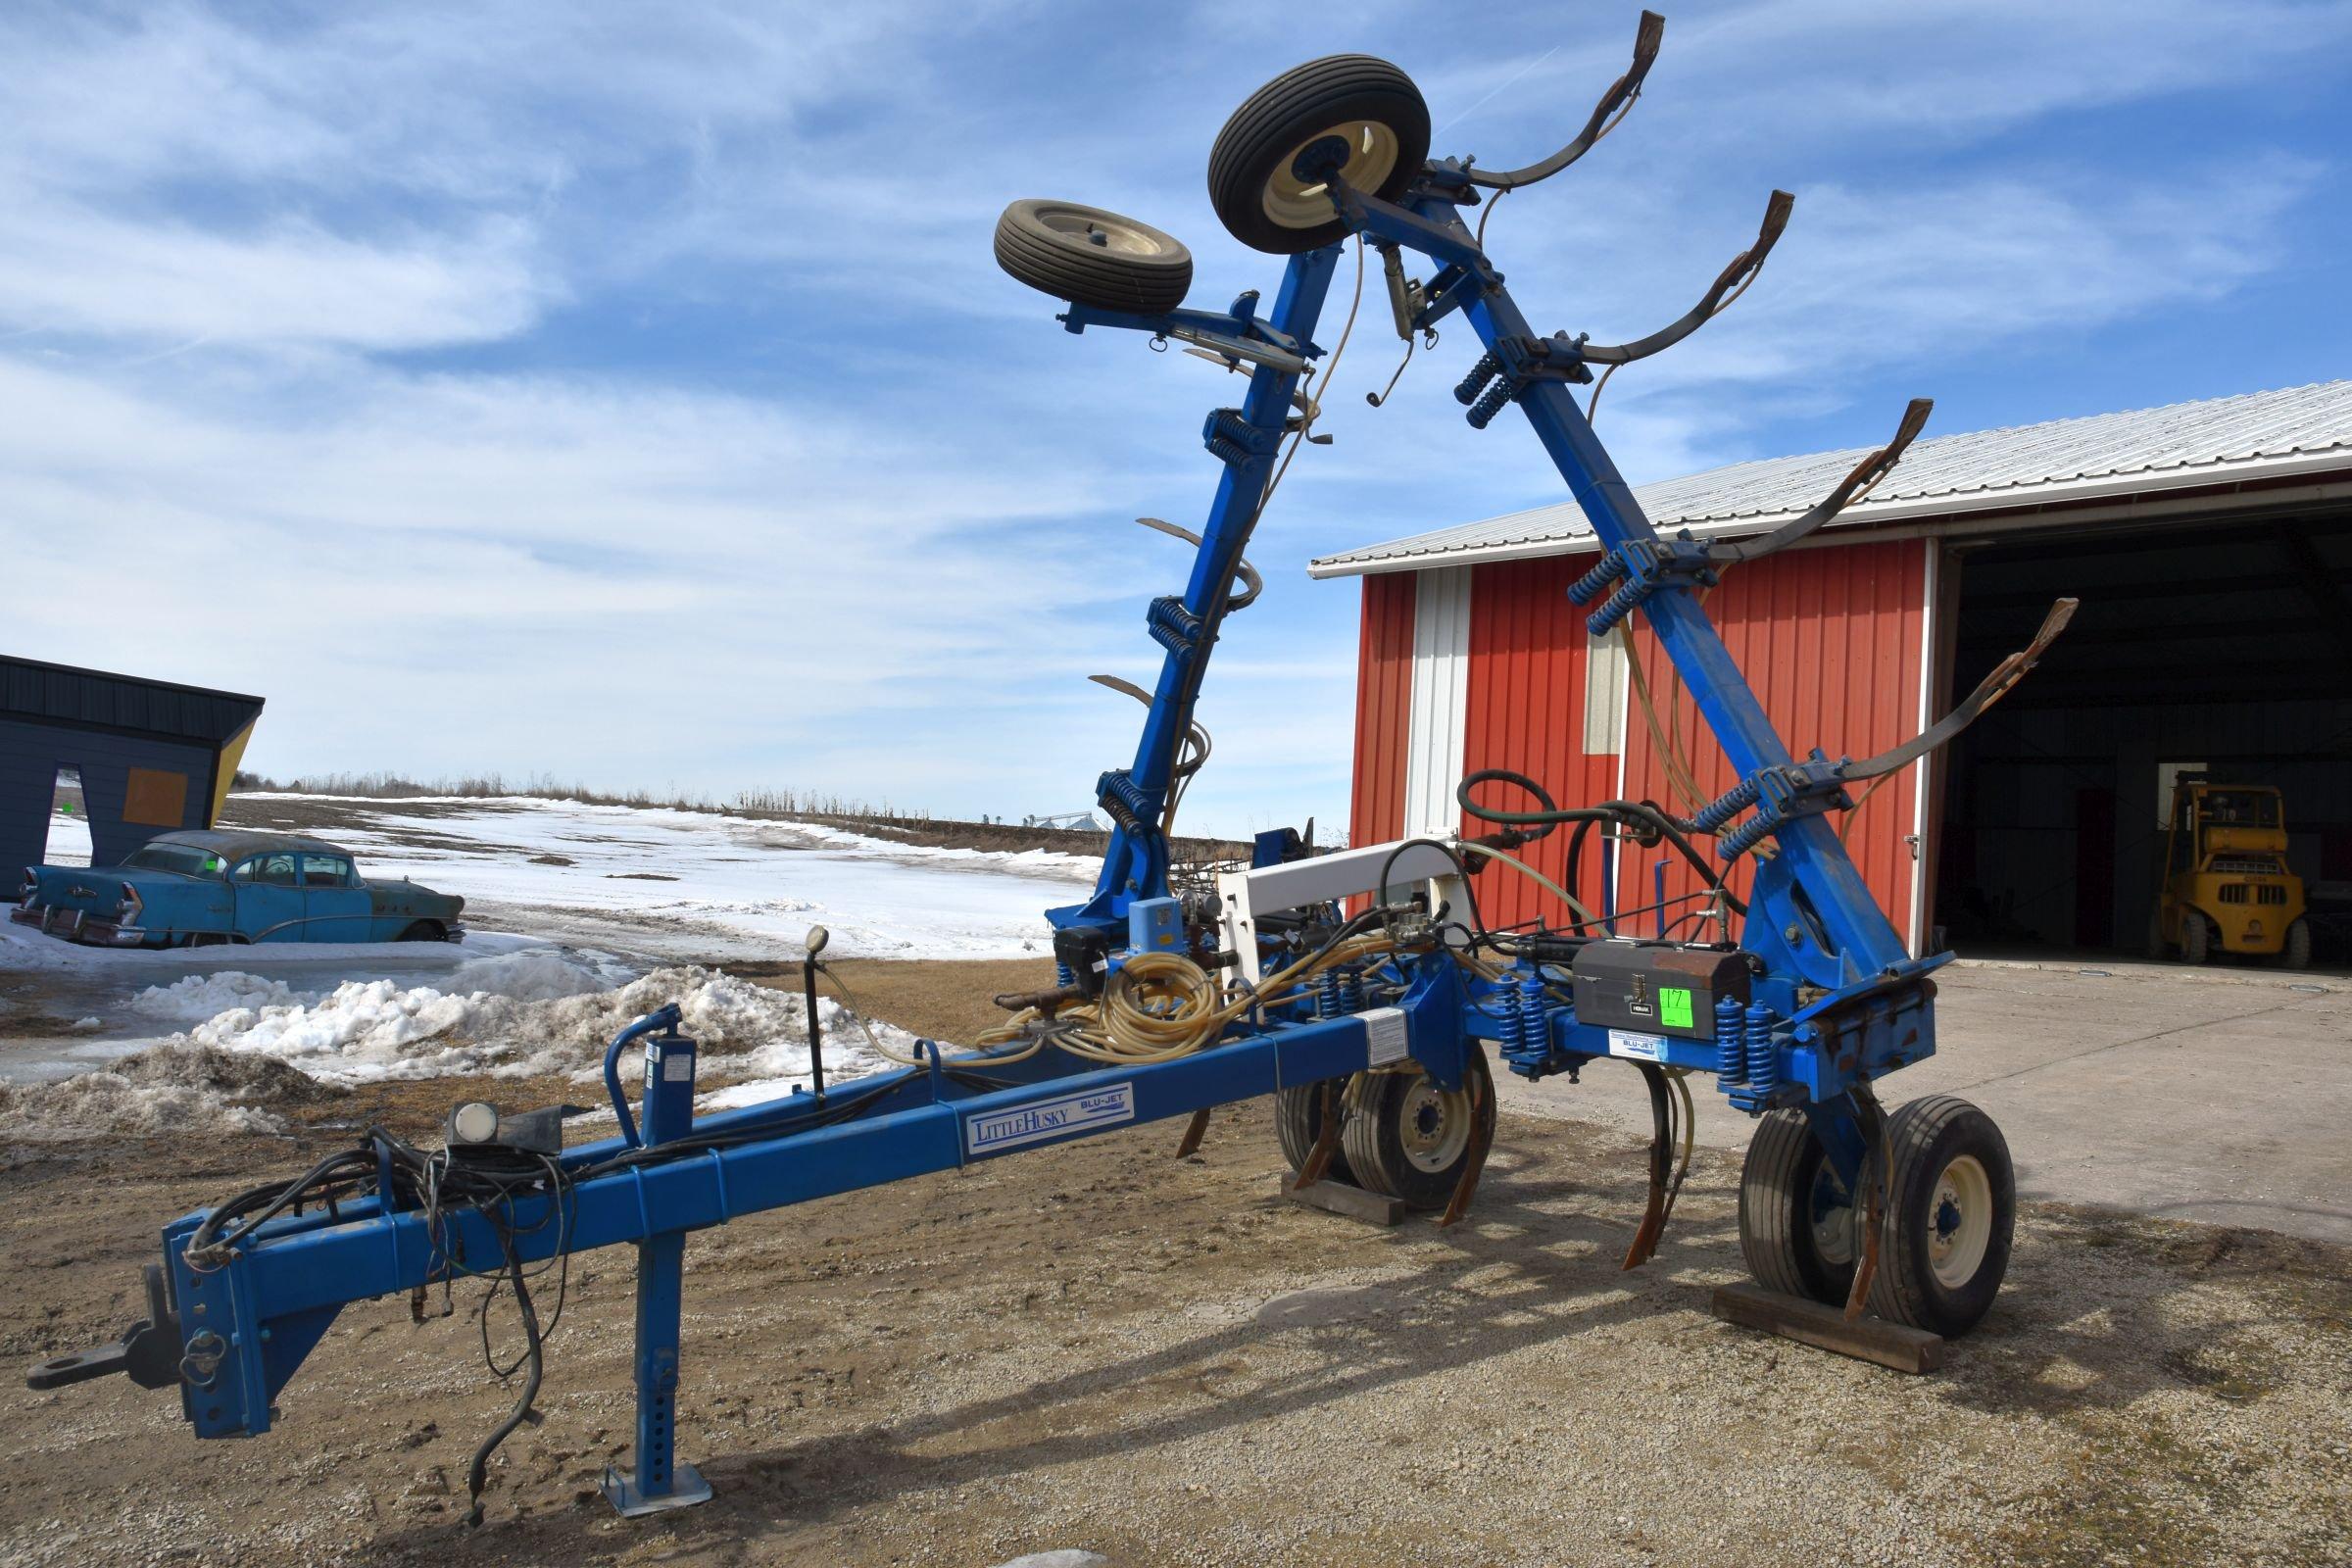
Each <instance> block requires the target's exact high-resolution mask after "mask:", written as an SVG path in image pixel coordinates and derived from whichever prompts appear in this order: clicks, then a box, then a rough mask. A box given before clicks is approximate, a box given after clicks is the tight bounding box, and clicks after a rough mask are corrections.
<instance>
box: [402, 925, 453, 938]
mask: <svg viewBox="0 0 2352 1568" xmlns="http://www.w3.org/2000/svg"><path fill="white" fill-rule="evenodd" d="M398 940H400V941H402V942H446V941H448V940H449V933H448V932H447V931H444V930H443V929H442V928H441V922H440V921H438V920H412V921H410V922H409V924H408V927H407V929H405V930H403V931H402V932H401V933H400V937H399V939H398Z"/></svg>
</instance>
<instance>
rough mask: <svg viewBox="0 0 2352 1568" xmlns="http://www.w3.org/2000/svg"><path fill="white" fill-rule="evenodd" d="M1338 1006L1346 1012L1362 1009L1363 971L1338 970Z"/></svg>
mask: <svg viewBox="0 0 2352 1568" xmlns="http://www.w3.org/2000/svg"><path fill="white" fill-rule="evenodd" d="M1340 1006H1341V1007H1342V1009H1343V1010H1345V1011H1348V1012H1361V1011H1363V1010H1364V972H1363V970H1361V969H1342V970H1341V971H1340Z"/></svg>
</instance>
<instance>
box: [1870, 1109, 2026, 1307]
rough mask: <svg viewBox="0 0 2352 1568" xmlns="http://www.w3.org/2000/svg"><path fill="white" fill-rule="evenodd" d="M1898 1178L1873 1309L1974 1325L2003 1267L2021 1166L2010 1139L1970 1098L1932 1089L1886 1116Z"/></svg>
mask: <svg viewBox="0 0 2352 1568" xmlns="http://www.w3.org/2000/svg"><path fill="white" fill-rule="evenodd" d="M1887 1142H1888V1143H1889V1144H1890V1145H1891V1146H1892V1147H1893V1150H1894V1181H1893V1183H1892V1188H1891V1191H1890V1193H1889V1194H1888V1197H1887V1216H1886V1221H1885V1229H1884V1231H1883V1232H1882V1234H1881V1237H1880V1243H1879V1271H1878V1274H1877V1275H1876V1277H1874V1278H1873V1279H1872V1281H1871V1286H1870V1309H1871V1310H1872V1311H1873V1312H1876V1313H1877V1314H1878V1315H1879V1316H1881V1317H1883V1318H1886V1319H1887V1321H1888V1322H1891V1323H1908V1324H1909V1325H1911V1327H1913V1328H1917V1329H1926V1330H1927V1331H1928V1332H1929V1333H1931V1334H1941V1335H1944V1336H1946V1337H1947V1338H1949V1337H1953V1336H1957V1335H1961V1334H1965V1333H1967V1332H1968V1331H1969V1330H1970V1329H1972V1328H1974V1327H1976V1325H1977V1320H1978V1319H1980V1318H1982V1317H1983V1316H1984V1315H1985V1312H1986V1311H1987V1310H1989V1309H1990V1308H1991V1306H1992V1299H1993V1297H1995V1296H1996V1295H1998V1294H1999V1293H2000V1289H2001V1280H2002V1277H2003V1276H2005V1275H2006V1274H2007V1273H2008V1272H2009V1248H2010V1243H2011V1240H2012V1237H2013V1236H2014V1233H2015V1231H2016V1228H2017V1172H2016V1169H2015V1167H2014V1166H2012V1165H2011V1164H2010V1161H2009V1142H2008V1140H2007V1139H2005V1138H2003V1137H2002V1136H2001V1130H2000V1128H1998V1127H1996V1126H1994V1125H1993V1120H1992V1118H1991V1117H1990V1116H1987V1115H1985V1112H1983V1111H1982V1110H1979V1109H1978V1108H1977V1107H1976V1106H1974V1105H1972V1104H1970V1103H1968V1102H1967V1101H1965V1100H1961V1099H1959V1098H1957V1097H1955V1096H1952V1095H1931V1096H1929V1097H1928V1098H1927V1099H1925V1100H1914V1101H1912V1102H1911V1103H1909V1104H1906V1105H1898V1106H1896V1107H1895V1110H1894V1113H1893V1114H1892V1115H1891V1116H1889V1117H1888V1118H1887Z"/></svg>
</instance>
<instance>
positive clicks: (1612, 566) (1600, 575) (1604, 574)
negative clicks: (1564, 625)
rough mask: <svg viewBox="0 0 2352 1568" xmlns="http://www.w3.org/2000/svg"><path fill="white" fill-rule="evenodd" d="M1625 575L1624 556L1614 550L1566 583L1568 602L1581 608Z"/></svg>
mask: <svg viewBox="0 0 2352 1568" xmlns="http://www.w3.org/2000/svg"><path fill="white" fill-rule="evenodd" d="M1624 575H1625V558H1624V557H1623V556H1620V555H1619V554H1617V552H1615V551H1614V550H1612V551H1610V552H1609V553H1608V554H1607V555H1605V556H1603V557H1601V558H1600V562H1599V564H1597V565H1595V566H1594V567H1593V569H1592V570H1591V571H1588V572H1586V573H1585V574H1584V575H1583V576H1582V577H1579V578H1577V579H1576V581H1574V582H1572V583H1570V584H1569V585H1568V602H1569V603H1570V604H1572V605H1574V606H1576V607H1577V608H1578V609H1579V610H1582V609H1583V608H1584V607H1585V606H1587V605H1589V604H1591V603H1592V602H1593V600H1595V599H1598V598H1599V597H1600V591H1601V590H1602V589H1603V588H1606V587H1607V586H1608V585H1609V584H1611V583H1613V582H1615V581H1616V580H1617V579H1618V578H1620V577H1622V576H1624Z"/></svg>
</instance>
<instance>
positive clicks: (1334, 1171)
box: [1274, 1083, 1357, 1187]
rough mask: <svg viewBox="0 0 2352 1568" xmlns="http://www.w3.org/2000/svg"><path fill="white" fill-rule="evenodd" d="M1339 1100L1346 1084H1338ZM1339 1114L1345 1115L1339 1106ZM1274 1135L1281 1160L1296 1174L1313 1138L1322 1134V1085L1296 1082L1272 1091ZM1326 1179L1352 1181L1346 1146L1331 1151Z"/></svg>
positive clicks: (1351, 1183)
mask: <svg viewBox="0 0 2352 1568" xmlns="http://www.w3.org/2000/svg"><path fill="white" fill-rule="evenodd" d="M1338 1087H1339V1089H1340V1100H1341V1103H1343V1104H1345V1103H1346V1101H1347V1087H1348V1086H1347V1085H1345V1084H1342V1085H1340V1086H1338ZM1341 1114H1343V1115H1345V1114H1346V1111H1345V1110H1343V1111H1342V1112H1341ZM1274 1136H1275V1137H1276V1138H1277V1139H1279V1140H1280V1141H1281V1143H1282V1157H1283V1161H1284V1163H1286V1164H1288V1165H1289V1166H1290V1167H1291V1173H1292V1174H1293V1175H1297V1174H1298V1173H1299V1171H1302V1170H1304V1169H1306V1159H1307V1156H1308V1155H1309V1154H1311V1153H1313V1152H1315V1140H1316V1139H1318V1138H1320V1137H1322V1136H1323V1085H1321V1084H1319V1083H1317V1084H1299V1085H1296V1086H1294V1087H1292V1088H1289V1089H1277V1090H1275V1091H1274ZM1323 1176H1324V1179H1325V1180H1327V1181H1335V1182H1344V1183H1346V1184H1347V1185H1348V1186H1349V1187H1353V1186H1355V1185H1357V1184H1356V1180H1355V1175H1354V1173H1353V1172H1352V1171H1350V1170H1348V1151H1347V1149H1346V1147H1345V1146H1344V1145H1343V1147H1341V1148H1338V1149H1334V1150H1333V1151H1332V1152H1331V1164H1330V1166H1329V1168H1327V1169H1326V1170H1325V1171H1324V1172H1323Z"/></svg>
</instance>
